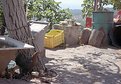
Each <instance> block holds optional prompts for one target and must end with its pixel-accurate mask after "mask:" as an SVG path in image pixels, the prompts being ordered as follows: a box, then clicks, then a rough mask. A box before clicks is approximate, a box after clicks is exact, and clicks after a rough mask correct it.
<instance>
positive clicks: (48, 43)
mask: <svg viewBox="0 0 121 84" xmlns="http://www.w3.org/2000/svg"><path fill="white" fill-rule="evenodd" d="M44 43H45V47H46V48H54V47H56V46H58V45H60V44H62V43H64V31H63V30H57V29H55V30H50V32H48V33H46V34H45V38H44Z"/></svg>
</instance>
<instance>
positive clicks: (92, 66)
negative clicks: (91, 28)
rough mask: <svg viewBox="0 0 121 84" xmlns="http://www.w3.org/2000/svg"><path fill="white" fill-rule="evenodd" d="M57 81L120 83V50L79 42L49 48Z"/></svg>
mask: <svg viewBox="0 0 121 84" xmlns="http://www.w3.org/2000/svg"><path fill="white" fill-rule="evenodd" d="M46 56H47V58H49V63H47V64H46V65H47V66H48V67H51V68H52V69H54V70H56V71H57V73H58V77H57V78H56V80H55V81H53V83H54V84H121V71H120V70H121V50H118V49H115V48H105V49H99V48H95V47H92V46H88V45H87V46H80V47H73V48H66V49H53V50H47V51H46Z"/></svg>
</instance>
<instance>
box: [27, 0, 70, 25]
mask: <svg viewBox="0 0 121 84" xmlns="http://www.w3.org/2000/svg"><path fill="white" fill-rule="evenodd" d="M59 4H60V2H55V1H54V0H29V1H27V5H28V14H27V17H28V19H31V18H33V17H36V18H37V20H41V19H43V18H46V19H47V21H48V22H51V23H57V22H59V21H60V20H64V19H66V18H71V16H72V15H71V13H70V11H69V9H61V7H60V6H59Z"/></svg>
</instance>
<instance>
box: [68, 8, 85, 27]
mask: <svg viewBox="0 0 121 84" xmlns="http://www.w3.org/2000/svg"><path fill="white" fill-rule="evenodd" d="M70 11H71V13H72V15H73V17H72V18H73V19H74V20H76V21H77V22H80V23H81V24H82V25H83V26H84V23H85V22H84V19H83V18H82V11H81V9H70Z"/></svg>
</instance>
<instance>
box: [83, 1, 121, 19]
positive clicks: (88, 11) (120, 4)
mask: <svg viewBox="0 0 121 84" xmlns="http://www.w3.org/2000/svg"><path fill="white" fill-rule="evenodd" d="M93 4H94V0H84V1H83V4H82V6H83V10H82V13H83V17H87V16H91V15H92V12H93V8H94V6H93ZM109 4H111V5H113V6H114V8H115V9H121V0H100V3H99V8H98V10H100V11H102V10H103V6H104V5H109Z"/></svg>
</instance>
